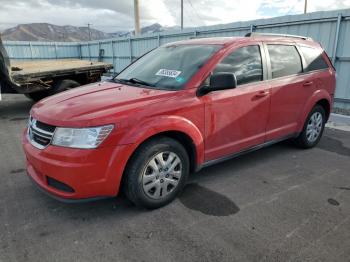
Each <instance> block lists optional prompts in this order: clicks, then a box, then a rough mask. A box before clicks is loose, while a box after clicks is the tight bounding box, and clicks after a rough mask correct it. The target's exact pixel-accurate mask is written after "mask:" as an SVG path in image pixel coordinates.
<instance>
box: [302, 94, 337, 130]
mask: <svg viewBox="0 0 350 262" xmlns="http://www.w3.org/2000/svg"><path fill="white" fill-rule="evenodd" d="M331 101H332V99H331V96H330V94H329V93H328V92H327V91H326V90H323V89H322V90H317V91H316V92H315V93H314V94H313V95H312V96H310V98H309V99H308V101H307V102H306V103H305V106H304V108H303V111H302V112H301V115H300V117H299V124H298V130H299V131H301V130H302V129H303V127H304V123H305V120H306V118H307V116H308V115H309V113H310V111H311V110H312V108H313V107H314V106H315V105H320V106H322V107H323V108H324V109H325V112H326V117H327V118H326V119H327V120H328V118H329V116H330V112H331V109H332V102H331Z"/></svg>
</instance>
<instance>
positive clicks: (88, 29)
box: [87, 23, 92, 41]
mask: <svg viewBox="0 0 350 262" xmlns="http://www.w3.org/2000/svg"><path fill="white" fill-rule="evenodd" d="M87 25H88V30H89V41H91V28H90V25H92V24H90V23H88V24H87Z"/></svg>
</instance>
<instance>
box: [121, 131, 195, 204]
mask: <svg viewBox="0 0 350 262" xmlns="http://www.w3.org/2000/svg"><path fill="white" fill-rule="evenodd" d="M189 170H190V168H189V157H188V154H187V152H186V150H185V148H184V147H183V146H182V145H181V144H180V143H179V142H177V141H176V140H174V139H171V138H167V137H159V138H155V139H151V140H149V141H147V142H145V143H144V144H142V145H141V146H140V148H139V149H137V151H136V152H135V154H134V155H133V156H132V158H131V159H130V162H129V163H128V165H127V168H126V172H125V174H124V176H125V177H124V181H123V187H124V192H125V194H126V196H127V197H128V198H129V200H130V201H132V202H133V203H134V204H135V205H137V206H142V207H146V208H150V209H154V208H159V207H162V206H164V205H166V204H168V203H170V202H171V201H173V200H174V199H175V197H176V196H177V195H178V194H179V193H180V192H181V190H182V189H183V187H184V186H185V184H186V181H187V178H188V175H189Z"/></svg>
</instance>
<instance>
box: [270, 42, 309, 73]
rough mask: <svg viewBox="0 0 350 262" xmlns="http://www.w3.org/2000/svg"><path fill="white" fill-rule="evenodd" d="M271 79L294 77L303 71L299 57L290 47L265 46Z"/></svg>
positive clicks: (294, 48) (293, 48)
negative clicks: (268, 58) (269, 63)
mask: <svg viewBox="0 0 350 262" xmlns="http://www.w3.org/2000/svg"><path fill="white" fill-rule="evenodd" d="M267 49H268V51H269V54H270V60H271V69H272V78H277V77H282V76H288V75H294V74H298V73H301V72H302V71H303V69H302V64H301V59H300V55H299V53H298V51H297V49H296V47H295V46H292V45H267Z"/></svg>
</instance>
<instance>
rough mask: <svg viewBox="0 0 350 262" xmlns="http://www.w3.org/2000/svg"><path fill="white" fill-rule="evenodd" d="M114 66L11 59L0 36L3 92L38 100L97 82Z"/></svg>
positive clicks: (76, 61) (77, 61) (75, 60)
mask: <svg viewBox="0 0 350 262" xmlns="http://www.w3.org/2000/svg"><path fill="white" fill-rule="evenodd" d="M112 68H113V66H112V65H111V64H107V63H103V62H92V61H87V60H80V59H61V60H37V61H24V62H13V63H11V64H10V60H9V58H8V55H7V53H6V50H5V48H4V46H3V45H2V42H1V39H0V85H1V92H2V93H19V94H24V95H26V96H27V97H29V98H31V99H33V100H35V101H38V100H40V99H42V98H44V97H47V96H50V95H53V94H56V93H59V92H62V91H65V90H67V89H71V88H75V87H78V86H80V85H85V84H89V83H94V82H98V81H100V79H101V76H102V75H103V74H104V73H107V72H108V71H109V70H110V69H112Z"/></svg>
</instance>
